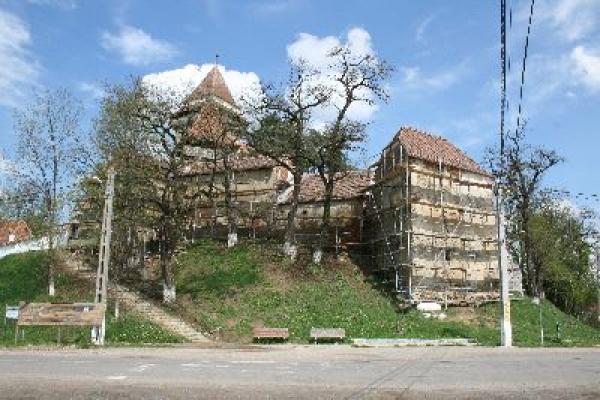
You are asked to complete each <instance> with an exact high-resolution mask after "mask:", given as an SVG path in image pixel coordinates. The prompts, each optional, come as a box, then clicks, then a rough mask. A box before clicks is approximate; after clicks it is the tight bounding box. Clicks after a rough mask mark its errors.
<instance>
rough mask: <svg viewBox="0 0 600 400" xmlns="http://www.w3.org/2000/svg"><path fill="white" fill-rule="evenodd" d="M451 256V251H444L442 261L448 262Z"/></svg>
mask: <svg viewBox="0 0 600 400" xmlns="http://www.w3.org/2000/svg"><path fill="white" fill-rule="evenodd" d="M451 254H452V249H445V250H444V259H445V260H446V261H450V258H451Z"/></svg>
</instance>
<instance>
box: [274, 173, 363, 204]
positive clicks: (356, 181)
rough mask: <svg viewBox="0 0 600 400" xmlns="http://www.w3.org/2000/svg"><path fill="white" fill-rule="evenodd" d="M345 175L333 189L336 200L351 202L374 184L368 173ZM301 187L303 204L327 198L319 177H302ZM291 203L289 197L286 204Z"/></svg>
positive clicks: (310, 175)
mask: <svg viewBox="0 0 600 400" xmlns="http://www.w3.org/2000/svg"><path fill="white" fill-rule="evenodd" d="M344 174H346V175H345V176H342V174H340V176H341V177H340V178H339V180H338V181H337V182H336V183H335V186H334V188H333V199H334V200H349V199H353V198H356V197H360V196H363V195H364V190H365V189H366V188H367V187H369V186H370V185H371V184H372V183H373V182H372V180H371V177H370V176H369V173H368V172H367V171H349V172H346V173H344ZM300 185H301V186H300V198H299V200H300V202H301V203H310V202H316V201H323V199H324V196H325V186H324V185H323V181H322V180H321V177H320V176H319V175H317V174H305V175H304V176H303V177H302V183H301V184H300ZM290 196H291V191H290ZM289 201H290V198H289V197H288V199H286V201H285V202H289Z"/></svg>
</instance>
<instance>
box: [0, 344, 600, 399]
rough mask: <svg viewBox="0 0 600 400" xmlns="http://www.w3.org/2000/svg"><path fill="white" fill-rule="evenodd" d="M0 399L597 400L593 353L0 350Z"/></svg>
mask: <svg viewBox="0 0 600 400" xmlns="http://www.w3.org/2000/svg"><path fill="white" fill-rule="evenodd" d="M0 398H2V399H105V398H110V399H113V398H114V399H139V398H143V399H190V398H206V399H220V398H223V399H225V398H241V399H254V398H271V399H285V398H290V399H291V398H294V399H296V398H306V399H317V398H345V399H417V398H418V399H437V398H468V399H486V400H491V399H501V398H507V399H508V398H511V399H513V398H527V399H538V398H539V399H546V400H548V399H600V348H594V349H500V348H497V349H492V348H449V347H446V348H442V347H437V348H393V349H356V348H350V347H347V346H321V345H319V346H316V347H315V346H312V347H309V346H270V347H249V348H244V349H198V348H161V349H103V350H95V349H93V350H60V351H57V350H49V351H40V350H18V351H12V350H11V351H0Z"/></svg>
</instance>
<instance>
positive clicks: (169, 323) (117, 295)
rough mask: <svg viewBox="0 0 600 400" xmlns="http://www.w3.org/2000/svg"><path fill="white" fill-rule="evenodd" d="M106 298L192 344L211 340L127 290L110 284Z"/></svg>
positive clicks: (189, 325)
mask: <svg viewBox="0 0 600 400" xmlns="http://www.w3.org/2000/svg"><path fill="white" fill-rule="evenodd" d="M108 296H109V298H112V299H115V300H116V299H118V300H119V302H120V304H121V305H122V306H124V307H125V308H126V309H128V310H131V311H135V312H137V313H139V314H141V315H142V316H143V317H145V318H146V319H148V320H149V321H152V322H154V323H155V324H157V325H159V326H160V327H162V328H163V329H166V330H168V331H170V332H173V333H176V334H178V335H180V336H183V337H184V338H186V339H187V340H189V341H190V342H192V343H210V342H211V340H210V339H209V338H208V337H206V336H205V335H204V334H202V333H201V332H199V331H197V330H196V329H195V328H194V327H193V326H192V325H191V324H189V323H187V322H185V321H183V320H181V319H180V318H178V317H176V316H173V315H171V314H169V313H167V312H166V311H165V310H163V309H162V308H160V307H159V306H157V305H156V304H153V303H152V302H150V301H148V300H147V299H145V298H143V297H142V296H140V295H139V294H138V293H136V292H134V291H132V290H129V289H128V288H126V287H124V286H122V285H118V284H116V283H111V284H109V286H108Z"/></svg>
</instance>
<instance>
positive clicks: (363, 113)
mask: <svg viewBox="0 0 600 400" xmlns="http://www.w3.org/2000/svg"><path fill="white" fill-rule="evenodd" d="M343 46H347V47H348V48H349V49H350V50H351V51H352V53H353V54H354V55H356V56H359V57H360V56H363V55H367V54H369V55H373V56H376V53H375V51H374V50H373V46H372V41H371V35H370V34H369V32H367V31H366V30H365V29H362V28H352V29H350V30H349V31H348V33H347V35H346V38H345V41H342V40H340V38H338V37H336V36H324V37H318V36H315V35H311V34H309V33H300V34H299V35H298V37H297V38H296V40H295V41H294V42H292V43H291V44H289V45H288V46H287V54H288V58H289V60H290V61H291V62H292V63H295V64H299V63H302V62H305V63H307V64H308V65H310V66H311V67H313V68H315V69H316V70H317V72H318V73H319V75H318V77H317V78H315V83H316V84H323V85H327V84H329V82H331V79H330V77H331V75H332V74H333V73H335V71H334V70H333V69H332V67H331V65H330V64H331V59H330V57H328V54H329V53H330V51H331V50H332V49H334V48H337V47H343ZM331 88H332V89H333V90H338V89H340V88H339V87H337V86H332V87H331ZM361 96H362V97H365V98H369V99H372V96H371V94H370V93H367V92H365V93H362V94H361ZM340 100H341V97H340V96H336V97H334V99H333V103H334V104H339V102H340ZM377 108H378V107H377V105H376V104H368V103H365V102H356V103H354V104H353V105H352V106H351V107H350V109H349V110H348V117H349V118H352V119H358V120H362V121H366V120H369V119H370V118H371V116H372V115H373V113H374V112H375V111H377ZM334 112H335V108H334V107H326V108H323V109H320V110H318V111H317V112H315V115H314V117H315V120H316V125H317V126H319V125H322V124H323V123H324V122H325V121H328V120H330V119H331V117H332V116H333V115H334Z"/></svg>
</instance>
